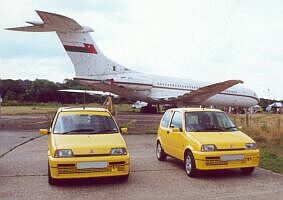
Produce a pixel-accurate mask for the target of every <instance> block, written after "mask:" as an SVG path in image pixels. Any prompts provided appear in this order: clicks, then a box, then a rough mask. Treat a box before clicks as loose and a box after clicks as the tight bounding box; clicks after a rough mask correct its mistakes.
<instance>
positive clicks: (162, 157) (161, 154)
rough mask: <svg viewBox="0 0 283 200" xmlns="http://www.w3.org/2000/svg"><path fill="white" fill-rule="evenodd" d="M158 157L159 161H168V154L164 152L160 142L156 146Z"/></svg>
mask: <svg viewBox="0 0 283 200" xmlns="http://www.w3.org/2000/svg"><path fill="white" fill-rule="evenodd" d="M155 150H156V157H157V159H158V160H159V161H165V160H166V157H167V155H166V153H165V152H164V150H163V148H162V146H161V144H160V142H159V141H158V142H157V144H156V149H155Z"/></svg>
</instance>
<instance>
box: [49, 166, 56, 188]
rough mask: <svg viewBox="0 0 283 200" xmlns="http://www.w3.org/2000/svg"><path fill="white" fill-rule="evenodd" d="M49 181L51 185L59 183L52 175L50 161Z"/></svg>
mask: <svg viewBox="0 0 283 200" xmlns="http://www.w3.org/2000/svg"><path fill="white" fill-rule="evenodd" d="M48 183H49V184H50V185H55V184H56V183H57V182H56V179H54V178H52V176H51V172H50V166H49V163H48Z"/></svg>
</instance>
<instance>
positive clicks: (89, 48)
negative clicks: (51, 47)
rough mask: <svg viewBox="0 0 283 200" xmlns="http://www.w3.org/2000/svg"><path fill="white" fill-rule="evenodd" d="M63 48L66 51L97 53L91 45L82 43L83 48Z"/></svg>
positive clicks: (67, 46) (65, 46)
mask: <svg viewBox="0 0 283 200" xmlns="http://www.w3.org/2000/svg"><path fill="white" fill-rule="evenodd" d="M64 48H65V50H66V51H72V52H81V53H92V54H97V51H96V49H95V48H94V46H93V45H92V44H86V43H84V46H83V47H80V46H71V45H64Z"/></svg>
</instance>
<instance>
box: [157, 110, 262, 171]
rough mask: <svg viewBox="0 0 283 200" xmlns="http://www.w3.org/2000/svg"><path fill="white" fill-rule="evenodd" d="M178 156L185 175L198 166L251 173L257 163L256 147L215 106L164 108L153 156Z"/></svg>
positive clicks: (163, 157)
mask: <svg viewBox="0 0 283 200" xmlns="http://www.w3.org/2000/svg"><path fill="white" fill-rule="evenodd" d="M167 155H169V156H172V157H174V158H177V159H179V160H182V161H183V162H184V168H185V171H186V173H187V175H188V176H195V175H196V173H197V171H198V170H214V169H229V168H240V169H241V170H242V172H243V173H246V174H251V173H252V172H253V171H254V168H255V167H256V166H258V164H259V150H258V149H257V147H256V143H255V141H254V140H253V139H251V138H250V137H249V136H247V135H246V134H244V133H243V132H241V131H239V130H238V129H237V128H236V126H235V125H234V124H233V122H232V121H231V120H230V119H229V118H228V117H227V115H226V114H225V113H224V112H222V111H220V110H216V109H204V108H176V109H170V110H167V111H166V112H165V113H164V115H163V117H162V119H161V123H160V126H159V128H158V135H157V139H156V156H157V159H158V160H160V161H164V160H165V159H166V157H167Z"/></svg>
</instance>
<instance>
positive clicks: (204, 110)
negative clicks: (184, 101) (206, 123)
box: [168, 108, 223, 112]
mask: <svg viewBox="0 0 283 200" xmlns="http://www.w3.org/2000/svg"><path fill="white" fill-rule="evenodd" d="M168 110H169V111H180V112H207V111H209V112H223V111H222V110H219V109H214V108H171V109H168Z"/></svg>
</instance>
